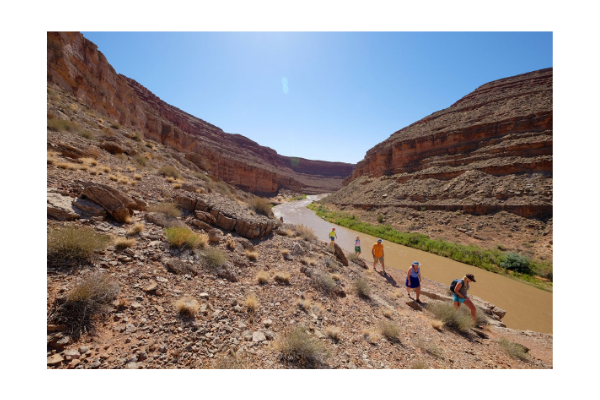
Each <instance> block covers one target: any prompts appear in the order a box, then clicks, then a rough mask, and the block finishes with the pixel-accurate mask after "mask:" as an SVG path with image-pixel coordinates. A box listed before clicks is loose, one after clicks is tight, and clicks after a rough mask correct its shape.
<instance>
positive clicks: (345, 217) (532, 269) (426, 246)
mask: <svg viewBox="0 0 600 400" xmlns="http://www.w3.org/2000/svg"><path fill="white" fill-rule="evenodd" d="M307 208H309V209H310V210H312V211H314V212H315V213H316V214H317V216H319V217H321V218H323V219H325V220H326V221H328V222H331V223H334V224H336V225H340V226H343V227H346V228H349V229H352V230H355V231H358V232H363V233H367V234H369V235H372V236H377V237H381V238H382V239H385V240H387V241H390V242H394V243H398V244H401V245H403V246H407V247H412V248H415V249H419V250H422V251H426V252H428V253H432V254H436V255H439V256H442V257H446V258H450V259H452V260H455V261H458V262H462V263H465V264H469V265H472V266H475V267H478V268H481V269H485V270H487V271H490V272H493V273H496V274H500V275H504V276H507V277H510V278H511V279H515V280H518V281H521V282H524V283H527V284H529V285H532V286H535V287H536V288H539V289H542V290H545V291H548V292H552V290H553V284H552V281H550V280H547V279H543V278H539V277H538V276H536V275H541V274H544V275H547V276H548V269H550V273H549V276H550V277H551V276H552V272H551V269H552V265H550V264H548V263H542V262H539V261H536V260H530V259H528V258H526V257H523V256H521V255H519V257H516V256H515V253H511V252H505V251H503V250H502V249H501V247H500V246H498V249H495V250H493V249H492V250H490V249H483V248H481V247H479V246H477V245H469V246H466V245H462V244H459V243H453V242H448V241H444V240H440V239H431V238H430V237H429V236H428V235H425V234H421V233H415V232H401V231H399V230H397V229H394V228H393V227H391V226H390V225H383V224H379V225H373V224H370V223H367V222H363V221H361V220H359V219H357V218H356V216H354V215H352V214H350V213H347V212H339V211H334V210H331V209H330V208H329V206H324V205H322V204H318V203H310V204H309V205H307ZM515 260H516V261H517V262H516V263H515V262H513V261H515ZM502 265H508V266H510V267H511V268H514V269H515V270H511V269H508V268H503V267H502ZM519 270H520V271H527V272H528V273H521V272H517V271H519Z"/></svg>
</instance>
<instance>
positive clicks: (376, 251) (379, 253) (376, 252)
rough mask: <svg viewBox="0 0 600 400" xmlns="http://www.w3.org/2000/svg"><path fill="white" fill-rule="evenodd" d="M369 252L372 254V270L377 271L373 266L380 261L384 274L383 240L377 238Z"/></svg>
mask: <svg viewBox="0 0 600 400" xmlns="http://www.w3.org/2000/svg"><path fill="white" fill-rule="evenodd" d="M371 254H372V255H373V270H375V271H377V268H375V266H376V265H377V263H378V262H380V263H381V268H383V273H384V274H385V264H384V263H383V240H381V239H377V243H375V244H374V245H373V249H371Z"/></svg>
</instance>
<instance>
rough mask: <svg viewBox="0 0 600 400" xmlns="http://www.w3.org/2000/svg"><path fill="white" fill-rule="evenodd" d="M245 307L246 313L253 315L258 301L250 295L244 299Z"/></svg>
mask: <svg viewBox="0 0 600 400" xmlns="http://www.w3.org/2000/svg"><path fill="white" fill-rule="evenodd" d="M245 305H246V310H247V311H248V313H250V314H251V313H254V312H255V311H256V310H258V299H257V298H256V296H255V295H253V294H250V295H248V296H247V297H246V302H245Z"/></svg>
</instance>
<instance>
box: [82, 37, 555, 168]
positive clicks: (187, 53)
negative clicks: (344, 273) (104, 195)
mask: <svg viewBox="0 0 600 400" xmlns="http://www.w3.org/2000/svg"><path fill="white" fill-rule="evenodd" d="M83 34H84V36H85V37H86V38H87V39H89V40H91V41H92V42H94V43H95V44H96V45H98V49H99V50H100V51H102V52H103V53H104V55H105V56H106V57H107V59H108V61H109V63H111V64H112V66H113V67H114V68H115V69H116V71H117V72H119V73H121V74H124V75H126V76H128V77H130V78H132V79H135V80H136V81H138V82H139V83H141V84H142V85H144V86H146V87H147V88H148V89H149V90H150V91H152V92H153V93H154V94H156V95H157V96H158V97H160V98H161V99H162V100H164V101H166V102H167V103H169V104H172V105H174V106H176V107H178V108H180V109H182V110H184V111H186V112H188V113H190V114H192V115H194V116H197V117H199V118H201V119H203V120H205V121H208V122H210V123H212V124H214V125H216V126H218V127H220V128H222V129H223V130H224V131H225V132H228V133H239V134H242V135H244V136H247V137H249V138H250V139H252V140H254V141H256V142H258V143H259V144H261V145H263V146H268V147H271V148H272V149H274V150H276V151H277V152H278V153H279V154H282V155H286V156H298V157H304V158H308V159H315V160H326V161H344V162H352V163H356V162H358V161H360V160H361V159H362V158H363V157H364V155H365V153H366V151H367V150H369V149H370V148H371V147H373V146H375V145H376V144H378V143H380V142H381V141H383V140H385V139H387V138H388V137H389V136H390V135H391V134H392V133H394V132H395V131H397V130H399V129H401V128H403V127H405V126H407V125H410V124H411V123H413V122H415V121H417V120H419V119H421V118H423V117H425V116H427V115H429V114H431V113H433V112H435V111H438V110H441V109H444V108H447V107H449V106H450V105H451V104H452V103H454V102H455V101H457V100H458V99H460V98H461V97H462V96H464V95H466V94H468V93H470V92H472V91H473V90H474V89H476V88H477V87H478V86H480V85H482V84H484V83H487V82H489V81H492V80H495V79H500V78H505V77H508V76H512V75H516V74H521V73H525V72H530V71H534V70H537V69H541V68H548V67H552V33H551V32H539V33H538V32H522V33H520V32H511V33H503V32H495V33H490V32H488V33H477V32H464V33H461V32H448V33H442V32H439V33H427V32H423V33H419V32H414V33H404V32H389V33H379V32H377V33H362V32H361V33H359V32H340V33H317V32H282V33H278V32H264V33H263V32H248V33H243V32H225V33H219V32H195V33H193V32H177V33H168V32H139V33H136V32H83Z"/></svg>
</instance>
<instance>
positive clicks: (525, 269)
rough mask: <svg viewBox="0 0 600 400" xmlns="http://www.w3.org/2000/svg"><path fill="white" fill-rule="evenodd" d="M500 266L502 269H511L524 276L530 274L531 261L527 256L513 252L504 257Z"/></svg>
mask: <svg viewBox="0 0 600 400" xmlns="http://www.w3.org/2000/svg"><path fill="white" fill-rule="evenodd" d="M500 266H501V267H502V268H506V269H510V270H512V271H515V272H519V273H522V274H528V273H529V272H530V269H529V259H528V258H527V257H525V256H522V255H520V254H517V253H513V252H510V253H508V254H505V255H504V256H502V258H501V261H500Z"/></svg>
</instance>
